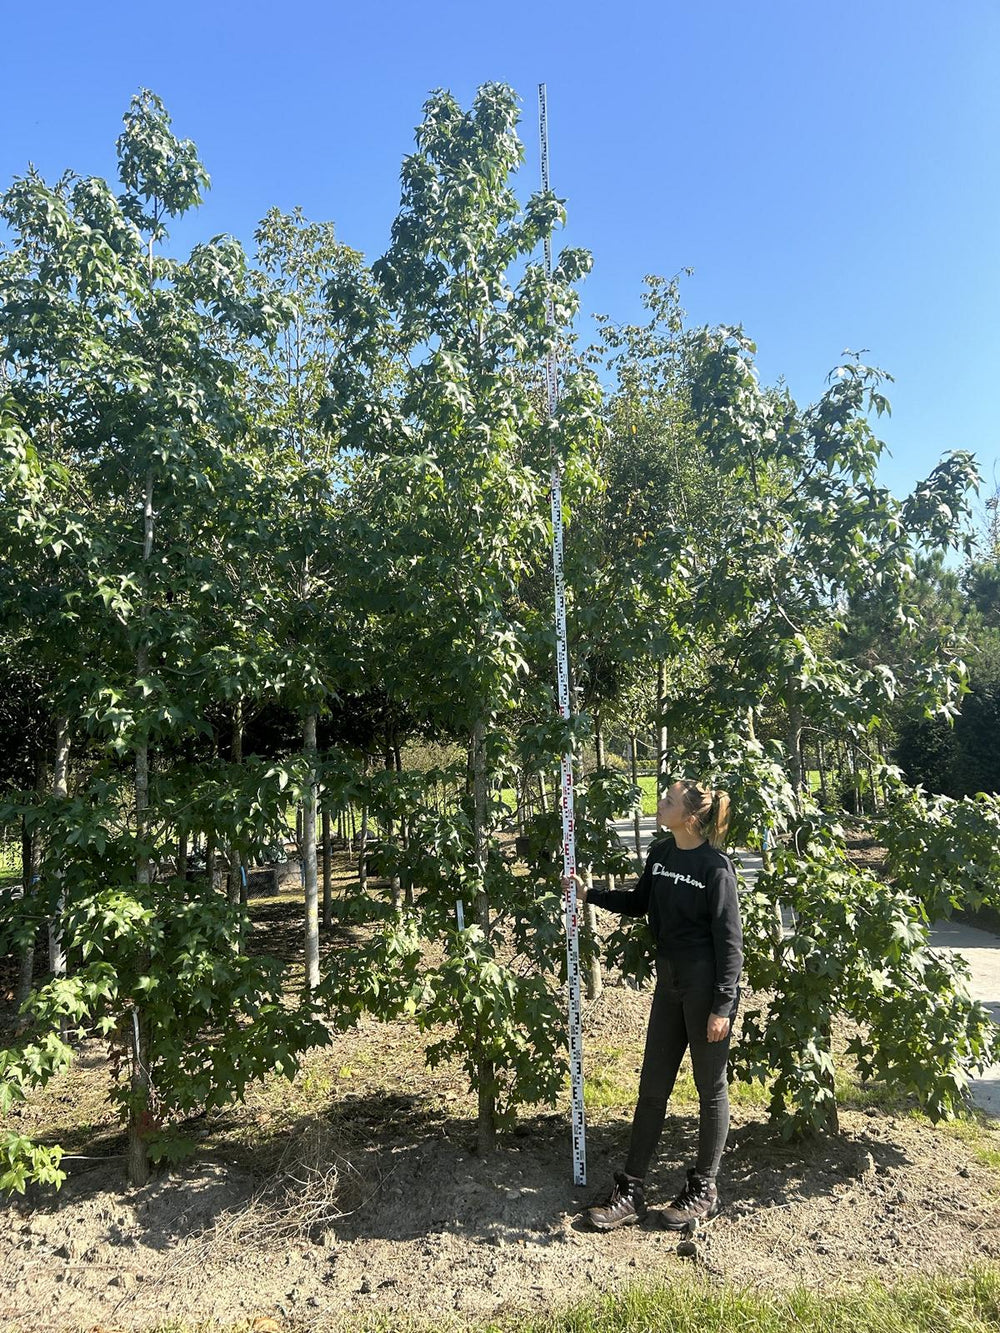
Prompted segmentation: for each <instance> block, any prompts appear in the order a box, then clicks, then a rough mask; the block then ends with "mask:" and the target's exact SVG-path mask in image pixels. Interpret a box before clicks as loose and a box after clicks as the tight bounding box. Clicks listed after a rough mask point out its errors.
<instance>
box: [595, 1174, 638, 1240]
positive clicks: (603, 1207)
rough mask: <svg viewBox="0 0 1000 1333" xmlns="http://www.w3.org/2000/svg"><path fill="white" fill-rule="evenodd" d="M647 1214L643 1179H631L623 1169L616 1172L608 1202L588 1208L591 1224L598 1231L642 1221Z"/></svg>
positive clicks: (611, 1229)
mask: <svg viewBox="0 0 1000 1333" xmlns="http://www.w3.org/2000/svg"><path fill="white" fill-rule="evenodd" d="M645 1216H646V1200H645V1199H644V1198H643V1194H642V1181H641V1180H630V1179H629V1177H628V1176H626V1175H625V1174H624V1173H623V1172H621V1171H616V1172H615V1183H614V1186H613V1188H612V1190H611V1197H610V1198H609V1199H608V1201H607V1203H602V1204H597V1205H595V1206H594V1207H593V1208H588V1209H587V1217H588V1218H589V1220H590V1225H591V1226H592V1227H594V1228H595V1230H597V1231H614V1230H615V1228H616V1227H627V1226H630V1225H631V1224H632V1223H633V1222H641V1221H642V1219H643V1218H644V1217H645Z"/></svg>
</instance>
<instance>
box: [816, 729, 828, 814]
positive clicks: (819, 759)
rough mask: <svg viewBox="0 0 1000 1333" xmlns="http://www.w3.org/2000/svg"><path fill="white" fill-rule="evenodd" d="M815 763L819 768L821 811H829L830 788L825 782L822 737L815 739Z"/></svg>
mask: <svg viewBox="0 0 1000 1333" xmlns="http://www.w3.org/2000/svg"><path fill="white" fill-rule="evenodd" d="M816 763H817V765H818V767H819V799H820V801H821V802H822V803H823V809H824V810H829V809H830V788H829V784H828V783H827V780H826V754H825V752H824V749H823V737H822V736H817V738H816Z"/></svg>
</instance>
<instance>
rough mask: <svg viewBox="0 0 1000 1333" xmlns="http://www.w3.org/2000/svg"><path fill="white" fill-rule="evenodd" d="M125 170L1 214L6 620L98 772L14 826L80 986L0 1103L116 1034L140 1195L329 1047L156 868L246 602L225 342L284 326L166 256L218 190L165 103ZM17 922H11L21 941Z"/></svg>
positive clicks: (255, 300) (53, 993) (242, 280)
mask: <svg viewBox="0 0 1000 1333" xmlns="http://www.w3.org/2000/svg"><path fill="white" fill-rule="evenodd" d="M118 152H119V171H120V179H121V184H122V187H123V193H121V194H120V195H116V194H115V193H114V192H113V190H112V189H111V188H110V187H109V186H108V185H107V184H106V183H105V182H104V181H98V180H94V179H85V178H78V177H74V176H71V175H67V176H66V177H64V178H63V179H62V180H61V181H59V182H58V183H57V185H56V186H54V187H49V186H48V185H46V184H45V183H44V182H43V181H42V180H41V179H40V178H39V177H38V176H37V175H35V174H34V173H29V175H28V176H26V177H25V178H24V179H22V180H20V181H17V182H15V184H14V185H13V186H12V187H11V189H10V190H9V191H8V192H7V194H6V195H5V196H4V199H3V204H2V215H3V217H4V220H5V222H6V223H7V225H8V226H9V228H10V230H11V233H12V237H13V239H12V242H11V244H10V246H9V247H8V250H7V252H6V253H5V254H4V256H3V264H2V270H0V283H2V298H3V299H2V301H0V308H2V314H0V345H2V348H3V356H4V361H5V364H6V366H7V378H6V380H5V383H4V387H3V397H2V406H0V414H2V420H3V423H4V436H3V444H4V452H3V468H4V471H3V477H2V481H0V495H2V496H3V504H4V508H5V515H4V517H5V519H6V520H7V521H6V522H5V523H4V526H3V536H2V540H3V543H4V549H3V559H2V564H3V568H4V570H5V572H7V573H9V575H10V578H11V582H9V583H8V587H7V589H6V590H5V592H6V596H5V601H4V605H5V610H6V614H7V615H9V616H10V617H11V618H12V619H15V620H18V619H19V623H20V631H21V634H22V636H23V638H22V651H28V652H34V651H35V646H36V644H38V645H44V648H45V649H46V650H47V651H46V652H45V660H46V661H47V662H51V672H50V674H51V684H50V687H49V698H50V701H51V707H52V710H53V712H54V713H57V714H64V715H65V717H66V718H67V720H68V721H67V724H66V727H65V728H64V730H66V732H67V735H72V737H73V739H74V742H75V744H77V745H82V744H83V743H84V742H86V743H88V744H89V746H90V747H91V753H92V756H93V757H92V759H91V760H90V761H89V762H88V763H87V764H86V765H85V766H84V767H81V768H80V769H78V771H77V773H76V781H75V784H74V785H75V791H74V792H73V794H72V798H71V799H66V798H65V797H63V798H62V799H58V798H54V799H53V800H52V801H50V802H39V800H38V798H37V796H31V795H27V796H26V797H24V798H22V799H21V800H20V801H17V800H15V801H14V802H12V803H11V804H10V806H9V807H8V810H7V812H6V813H7V817H10V816H12V815H14V816H20V817H22V818H24V819H25V820H26V821H27V822H28V823H29V824H30V825H31V826H32V827H33V828H35V829H37V830H38V831H39V833H40V835H41V837H42V839H43V841H44V844H45V858H44V862H43V867H42V873H41V890H42V893H43V895H45V897H46V899H47V902H48V907H49V912H50V913H52V912H57V913H58V914H59V916H60V922H59V929H60V931H61V932H62V936H63V939H64V946H65V948H66V949H67V950H68V951H69V953H70V955H71V957H72V958H73V961H74V964H75V966H74V968H73V971H72V973H71V975H68V976H60V975H56V976H55V977H54V978H53V980H51V981H50V982H48V983H47V984H45V985H43V986H42V987H41V988H40V989H39V990H38V992H37V993H36V994H35V996H34V998H33V1000H32V1001H31V1011H32V1013H33V1015H34V1016H35V1018H36V1020H37V1022H38V1024H39V1025H40V1027H39V1028H38V1030H36V1031H34V1032H31V1033H29V1034H28V1036H27V1037H26V1039H25V1041H24V1043H22V1046H21V1048H20V1049H18V1050H17V1051H14V1052H11V1053H8V1054H7V1055H6V1056H5V1058H4V1070H3V1084H2V1088H3V1095H4V1097H5V1098H6V1099H7V1100H8V1102H9V1100H10V1098H12V1097H19V1096H23V1095H24V1093H25V1091H26V1089H27V1088H28V1087H30V1086H31V1085H32V1084H38V1083H44V1082H45V1081H46V1080H47V1079H48V1078H50V1077H51V1076H52V1074H53V1073H54V1072H56V1071H57V1070H58V1069H59V1068H60V1067H61V1066H62V1065H63V1064H64V1063H65V1062H66V1060H67V1059H68V1058H69V1054H70V1051H69V1047H68V1046H67V1045H66V1044H65V1042H64V1041H63V1040H62V1039H61V1037H60V1036H58V1035H53V1032H51V1031H50V1032H49V1033H48V1034H46V1032H45V1026H46V1024H52V1023H58V1024H59V1026H61V1028H62V1029H63V1031H64V1032H65V1030H66V1025H67V1024H71V1025H72V1026H73V1028H74V1029H76V1028H79V1029H81V1030H83V1031H87V1032H95V1031H96V1032H103V1033H107V1034H111V1035H112V1036H113V1037H114V1039H115V1040H117V1041H118V1042H119V1043H120V1046H121V1050H122V1061H121V1064H120V1067H119V1068H120V1073H119V1077H118V1081H117V1083H116V1089H115V1096H116V1099H117V1100H118V1102H119V1104H120V1105H121V1106H122V1108H123V1111H124V1113H125V1115H126V1117H127V1120H128V1124H129V1133H130V1150H129V1151H130V1156H129V1168H130V1175H131V1176H132V1178H133V1180H137V1181H138V1180H141V1179H142V1178H143V1177H144V1175H145V1173H146V1171H147V1169H148V1168H147V1165H146V1162H147V1152H148V1148H149V1146H150V1143H151V1142H152V1141H153V1140H151V1138H150V1132H151V1130H152V1129H153V1128H154V1127H156V1126H159V1125H161V1124H162V1125H166V1124H168V1123H169V1121H170V1119H171V1117H172V1116H175V1115H177V1114H179V1113H180V1112H182V1111H184V1110H187V1109H190V1107H191V1106H192V1104H194V1103H200V1104H211V1103H213V1102H218V1101H219V1100H224V1099H226V1098H229V1097H238V1096H240V1095H241V1092H242V1089H243V1088H244V1087H245V1084H246V1079H247V1078H248V1077H252V1076H254V1075H256V1074H257V1073H260V1072H262V1071H263V1070H264V1069H265V1068H268V1067H273V1065H274V1060H273V1059H272V1058H271V1057H270V1056H269V1055H268V1051H269V1049H271V1050H272V1054H273V1051H274V1050H278V1051H283V1052H284V1057H283V1058H282V1059H281V1061H280V1063H281V1064H282V1065H283V1067H284V1068H286V1070H288V1071H290V1070H291V1068H292V1063H293V1061H292V1057H291V1054H290V1052H293V1051H295V1050H299V1049H301V1048H302V1047H303V1046H304V1045H305V1044H308V1042H310V1041H311V1040H313V1039H314V1037H315V1034H316V1027H315V1025H314V1023H313V1021H312V1016H311V1013H310V1012H309V1010H308V1009H307V1008H303V1009H302V1010H301V1011H299V1012H286V1011H285V1010H284V1009H283V1008H282V1007H281V1006H280V1005H279V1003H278V995H277V991H276V989H275V973H274V968H273V966H272V965H270V964H268V963H267V962H266V960H264V961H258V962H255V963H250V962H249V961H246V960H239V961H236V960H234V959H233V958H232V957H231V952H232V941H233V937H234V933H235V932H236V931H237V930H238V929H239V928H240V923H239V922H238V920H237V919H236V917H235V916H233V917H231V918H230V917H227V916H225V914H222V915H220V913H219V911H218V910H217V908H216V907H215V905H214V904H213V903H212V901H211V898H210V896H209V898H205V897H204V895H203V893H202V891H201V890H200V889H198V890H192V889H190V888H189V887H188V885H187V883H186V881H184V880H179V879H176V878H174V877H171V876H170V875H169V873H166V872H164V871H158V870H157V867H158V866H161V865H165V863H166V861H167V859H168V857H169V855H170V853H171V852H172V850H173V848H172V846H168V844H167V834H168V830H169V823H168V814H169V812H170V811H171V810H173V809H175V808H176V807H177V806H178V804H183V802H184V794H183V789H182V788H181V787H179V786H178V785H177V784H176V783H173V782H172V780H171V779H172V777H174V778H175V777H176V776H177V774H171V773H170V772H169V771H166V770H165V771H162V772H157V771H156V769H155V767H154V770H153V773H152V780H151V774H150V767H151V765H150V757H151V755H152V756H154V759H155V756H156V755H157V754H163V755H167V754H170V753H171V750H172V748H174V747H176V746H177V745H178V744H180V743H181V742H182V741H183V740H184V738H185V737H188V736H197V735H198V734H199V733H200V732H201V731H203V730H204V729H205V726H206V723H205V708H206V703H207V701H208V699H209V698H210V697H212V695H213V693H214V691H216V690H217V689H218V686H217V684H216V682H215V681H214V680H213V679H212V664H213V661H215V660H217V658H218V654H219V650H220V647H221V642H220V635H219V633H218V630H217V624H218V621H217V600H218V601H222V602H225V600H226V592H227V590H226V588H225V587H224V585H223V578H222V576H221V575H220V573H219V572H218V565H217V560H216V556H217V552H218V551H219V549H220V548H221V549H222V551H224V552H225V553H226V558H229V559H237V558H238V557H237V556H236V555H235V551H236V549H238V547H239V543H240V540H241V536H242V532H243V530H242V528H241V526H240V523H239V498H240V496H241V495H244V494H245V493H246V490H247V486H248V476H247V471H246V469H245V467H244V466H243V464H242V463H241V461H240V459H239V458H238V456H237V452H236V449H235V446H236V444H237V443H238V441H239V439H240V437H241V434H242V433H243V432H244V431H245V429H246V417H245V412H244V407H243V404H242V402H241V401H240V397H239V395H238V394H237V393H236V392H235V388H236V385H237V376H236V371H235V367H234V364H233V362H232V361H231V360H230V359H228V358H227V357H226V356H225V355H224V354H223V353H222V351H221V350H220V348H219V333H218V331H219V329H220V328H221V329H224V330H226V331H227V334H228V336H229V338H231V339H234V340H236V339H247V338H254V339H266V338H269V337H271V336H272V335H273V333H274V332H275V331H276V329H277V327H278V326H279V323H280V318H281V316H282V307H281V304H280V299H275V300H273V301H272V300H270V299H269V298H268V296H267V295H266V294H262V293H261V292H260V291H258V290H255V289H253V288H251V287H250V285H249V284H248V281H247V268H246V262H245V259H244V256H243V253H242V251H241V249H240V247H239V246H238V245H237V244H236V243H235V242H234V241H232V240H231V239H229V238H226V237H220V238H216V240H215V241H213V242H211V243H208V244H203V245H199V246H196V247H195V249H194V250H193V251H192V253H191V255H190V256H189V257H188V258H187V259H186V260H183V261H180V260H175V259H172V258H168V257H166V256H164V255H163V254H161V253H159V251H158V246H159V245H160V244H161V242H162V241H163V239H164V237H165V235H166V225H165V224H166V219H167V218H170V217H175V216H178V215H180V214H182V213H183V212H185V211H186V210H187V209H189V208H190V207H192V206H193V205H195V204H196V203H197V202H198V200H199V198H200V191H201V190H202V189H203V188H204V187H205V186H206V185H207V179H208V178H207V176H206V174H205V171H204V169H203V168H202V166H201V165H200V163H199V161H198V159H197V156H196V154H195V151H194V148H193V146H192V145H191V144H190V143H188V142H186V141H180V140H178V139H176V137H175V136H174V135H173V133H172V131H171V129H170V122H169V118H168V117H167V115H166V113H165V111H164V109H163V107H162V105H161V104H160V103H159V101H158V99H156V98H155V97H154V96H153V95H152V94H149V93H142V94H140V95H139V96H138V97H136V98H135V99H133V103H132V106H131V108H130V110H129V112H128V114H127V116H126V117H125V130H124V133H123V134H122V136H121V138H120V139H119V142H118ZM14 580H16V585H15V582H14ZM220 594H221V595H220ZM126 759H127V760H128V762H127V763H126ZM182 781H190V774H189V773H183V775H182ZM272 785H273V784H272ZM276 789H277V788H276V787H275V790H276ZM262 801H263V804H264V805H267V804H268V799H267V796H266V794H264V793H262ZM210 891H211V886H209V895H210ZM18 910H19V909H18V905H17V904H14V905H13V907H12V909H11V911H10V913H9V919H8V921H7V922H6V923H5V927H6V929H7V930H9V931H11V932H13V933H14V935H17V933H18V931H19V930H20V929H22V927H21V925H20V924H19V921H18ZM251 1016H253V1017H254V1018H255V1024H256V1025H259V1026H255V1034H256V1035H254V1036H252V1037H251V1036H250V1035H249V1034H248V1032H247V1030H246V1021H247V1019H248V1018H250V1017H251ZM58 1031H59V1027H57V1028H56V1029H55V1033H56V1034H58ZM196 1037H199V1038H200V1041H199V1043H198V1047H197V1049H198V1050H199V1051H200V1052H201V1053H200V1054H199V1055H197V1056H194V1055H193V1054H192V1043H194V1041H195V1038H196ZM192 1061H194V1062H195V1064H197V1066H198V1068H197V1071H195V1070H194V1068H193V1067H192V1063H191V1062H192ZM10 1151H11V1150H8V1155H9V1156H10ZM18 1154H20V1156H18ZM15 1159H16V1160H15ZM18 1161H22V1162H29V1163H30V1162H34V1166H29V1168H27V1170H28V1174H29V1175H30V1174H31V1173H32V1171H33V1172H34V1173H35V1174H36V1175H37V1173H38V1170H39V1169H40V1166H39V1159H38V1158H37V1157H34V1158H28V1157H24V1154H23V1152H21V1150H20V1149H18V1152H17V1153H15V1154H14V1155H13V1157H12V1158H11V1164H10V1171H11V1172H13V1173H14V1175H13V1176H12V1177H11V1179H12V1180H15V1183H16V1181H21V1182H23V1179H24V1178H25V1177H24V1174H23V1172H22V1171H21V1168H20V1167H19V1166H18V1165H17V1162H18Z"/></svg>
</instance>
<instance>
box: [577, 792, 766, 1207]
mask: <svg viewBox="0 0 1000 1333" xmlns="http://www.w3.org/2000/svg"><path fill="white" fill-rule="evenodd" d="M657 822H658V824H659V825H660V827H661V828H666V829H667V830H668V831H669V833H670V834H672V835H673V836H672V838H663V839H661V840H659V841H656V842H654V843H653V845H652V847H651V848H650V851H649V856H648V858H647V861H646V866H645V869H644V870H643V872H642V875H641V876H640V878H639V881H638V883H637V884H636V886H635V888H633V889H631V890H607V889H591V890H590V892H589V894H588V892H587V890H586V888H585V887H584V885H583V884H582V883H581V881H580V880H579V879H577V880H576V884H577V894H578V897H579V898H580V899H581V900H582V901H584V902H586V901H589V902H591V903H593V904H594V905H595V906H596V907H604V908H607V909H608V910H609V911H612V912H618V913H620V914H621V915H623V916H646V917H648V920H649V925H650V928H651V929H652V932H653V936H654V938H655V940H656V989H655V991H654V992H653V1005H652V1009H651V1011H650V1015H649V1028H648V1031H647V1033H646V1052H645V1056H644V1058H643V1063H642V1075H641V1078H640V1080H639V1102H638V1105H637V1106H636V1109H635V1116H634V1118H633V1121H632V1138H631V1142H630V1145H629V1152H628V1157H627V1158H626V1161H625V1169H624V1171H620V1172H616V1173H615V1182H614V1186H613V1188H612V1190H611V1194H610V1197H609V1198H608V1201H607V1203H605V1204H602V1205H599V1206H596V1207H593V1208H589V1209H588V1210H587V1214H588V1217H589V1219H590V1221H591V1223H592V1225H593V1226H595V1227H596V1228H597V1229H598V1230H599V1231H612V1230H614V1229H615V1228H616V1227H621V1226H626V1225H628V1224H630V1223H634V1222H639V1221H641V1220H642V1218H643V1217H644V1216H645V1215H646V1201H645V1198H644V1194H643V1181H644V1179H645V1176H646V1172H647V1171H648V1169H649V1164H650V1162H651V1161H652V1159H653V1154H654V1152H655V1151H656V1145H657V1141H658V1140H659V1137H660V1131H661V1129H662V1128H663V1120H664V1117H665V1115H666V1109H667V1100H668V1098H669V1096H670V1093H671V1092H672V1091H673V1086H674V1080H675V1079H676V1077H677V1071H678V1069H679V1068H680V1063H681V1058H682V1056H683V1055H684V1051H685V1050H686V1049H688V1048H690V1051H691V1064H692V1067H693V1069H694V1081H695V1086H696V1087H697V1089H698V1099H699V1104H700V1117H699V1122H698V1156H697V1159H696V1161H695V1164H694V1166H693V1167H692V1169H691V1170H690V1171H688V1173H687V1175H688V1178H687V1183H686V1184H685V1186H684V1188H683V1189H682V1190H681V1191H680V1193H679V1194H678V1195H677V1197H676V1198H675V1199H674V1200H673V1202H672V1203H671V1204H670V1206H669V1207H668V1208H667V1209H666V1210H665V1212H664V1214H663V1223H664V1225H665V1226H666V1227H667V1228H668V1229H670V1230H672V1231H681V1230H683V1229H684V1228H685V1227H687V1226H689V1225H690V1224H692V1223H694V1222H697V1221H708V1219H709V1218H712V1217H714V1216H715V1215H716V1213H717V1212H718V1211H719V1195H718V1190H717V1189H716V1184H715V1177H716V1173H717V1172H718V1169H719V1162H720V1160H721V1158H722V1150H723V1148H725V1146H726V1138H727V1137H728V1134H729V1089H728V1083H727V1078H726V1074H727V1066H728V1061H729V1036H730V1031H731V1027H732V1022H733V1019H734V1017H735V1014H736V1008H737V1005H738V1003H739V977H740V970H741V968H742V966H743V931H742V927H741V923H740V909H739V900H738V898H737V894H736V876H735V874H734V872H733V866H732V862H731V861H730V860H729V858H728V857H727V856H725V855H723V853H722V852H721V851H719V850H718V849H719V847H720V846H721V845H722V843H723V842H724V840H725V836H726V831H727V829H728V827H729V797H728V796H727V794H726V793H725V792H722V791H710V790H707V789H706V788H704V787H702V786H701V785H700V784H699V783H695V782H675V783H674V785H673V786H672V787H670V788H669V789H668V791H667V792H666V793H665V794H664V795H663V796H662V797H661V798H660V801H659V804H658V807H657ZM564 883H565V881H564Z"/></svg>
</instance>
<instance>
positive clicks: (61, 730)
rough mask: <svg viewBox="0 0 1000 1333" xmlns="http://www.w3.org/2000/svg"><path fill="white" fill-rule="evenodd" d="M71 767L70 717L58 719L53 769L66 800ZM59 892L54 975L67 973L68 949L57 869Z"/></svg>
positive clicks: (52, 933)
mask: <svg viewBox="0 0 1000 1333" xmlns="http://www.w3.org/2000/svg"><path fill="white" fill-rule="evenodd" d="M68 768H69V718H68V717H59V718H57V719H56V753H55V766H54V768H53V770H52V795H53V796H54V797H55V799H56V800H57V801H65V800H66V799H67V797H68V795H69V786H68V781H67V776H68ZM55 874H56V876H57V878H58V880H59V893H58V895H57V897H56V905H55V912H54V913H53V915H52V916H50V917H49V971H50V972H51V973H52V975H53V976H54V977H64V976H65V975H66V950H65V948H64V947H63V918H64V916H65V915H66V891H65V889H64V888H63V886H62V871H61V870H56V871H55Z"/></svg>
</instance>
